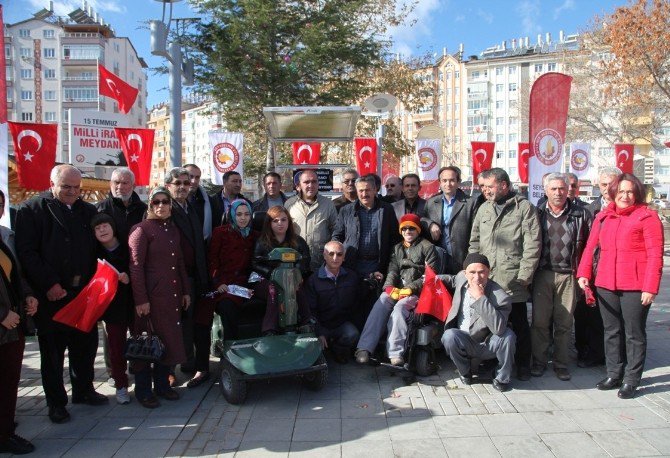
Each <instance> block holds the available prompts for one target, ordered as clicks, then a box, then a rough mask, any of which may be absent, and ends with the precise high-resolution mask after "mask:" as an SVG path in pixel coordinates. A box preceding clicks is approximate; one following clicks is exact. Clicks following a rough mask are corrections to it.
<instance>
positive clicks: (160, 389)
mask: <svg viewBox="0 0 670 458" xmlns="http://www.w3.org/2000/svg"><path fill="white" fill-rule="evenodd" d="M151 366H152V364H148V363H147V364H145V367H144V368H143V369H142V370H139V371H137V372H136V373H135V397H136V398H137V399H147V398H150V397H151V396H152V394H151V381H152V378H153V385H154V388H155V390H156V392H157V393H165V392H166V391H168V390H169V389H170V381H169V380H168V376H169V375H170V366H166V365H165V364H160V363H154V364H153V368H152V367H151Z"/></svg>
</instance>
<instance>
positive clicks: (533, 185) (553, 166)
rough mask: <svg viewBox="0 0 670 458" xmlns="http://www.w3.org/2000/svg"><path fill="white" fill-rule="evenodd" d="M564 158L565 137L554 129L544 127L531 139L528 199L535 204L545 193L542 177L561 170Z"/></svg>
mask: <svg viewBox="0 0 670 458" xmlns="http://www.w3.org/2000/svg"><path fill="white" fill-rule="evenodd" d="M562 160H563V138H561V135H560V134H559V133H558V132H556V131H555V130H554V129H543V130H541V131H540V132H538V134H537V135H536V136H535V138H533V139H531V156H530V158H529V160H528V200H530V203H532V204H533V205H537V201H538V200H540V198H541V197H542V196H543V195H544V186H543V185H542V178H543V177H544V175H546V174H547V173H552V172H560V171H561V164H562V162H561V161H562Z"/></svg>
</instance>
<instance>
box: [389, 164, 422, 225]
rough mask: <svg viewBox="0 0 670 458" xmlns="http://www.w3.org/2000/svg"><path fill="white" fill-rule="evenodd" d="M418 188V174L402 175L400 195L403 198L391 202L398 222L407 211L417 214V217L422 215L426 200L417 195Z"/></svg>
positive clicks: (419, 180)
mask: <svg viewBox="0 0 670 458" xmlns="http://www.w3.org/2000/svg"><path fill="white" fill-rule="evenodd" d="M420 190H421V179H420V178H419V175H417V174H416V173H408V174H406V175H404V176H403V177H402V195H403V196H404V198H401V199H400V200H398V201H397V202H393V203H392V204H391V205H392V206H393V211H395V217H396V218H397V219H398V222H400V218H402V217H403V216H404V215H406V214H407V213H412V214H414V215H417V216H418V217H419V218H421V216H423V209H424V207H425V206H426V200H425V199H422V198H421V197H419V191H420Z"/></svg>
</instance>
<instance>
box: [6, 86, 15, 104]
mask: <svg viewBox="0 0 670 458" xmlns="http://www.w3.org/2000/svg"><path fill="white" fill-rule="evenodd" d="M7 101H8V102H13V101H14V91H12V88H10V87H8V88H7Z"/></svg>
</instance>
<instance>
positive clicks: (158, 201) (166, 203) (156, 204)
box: [151, 199, 170, 207]
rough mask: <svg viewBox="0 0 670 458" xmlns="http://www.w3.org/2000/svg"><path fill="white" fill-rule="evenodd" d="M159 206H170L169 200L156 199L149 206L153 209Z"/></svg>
mask: <svg viewBox="0 0 670 458" xmlns="http://www.w3.org/2000/svg"><path fill="white" fill-rule="evenodd" d="M161 204H163V205H170V200H168V199H160V200H159V199H156V200H152V201H151V205H153V206H154V207H158V206H159V205H161Z"/></svg>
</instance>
